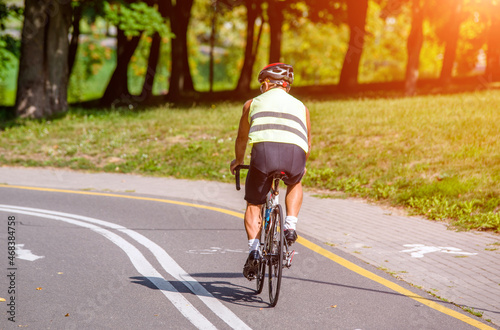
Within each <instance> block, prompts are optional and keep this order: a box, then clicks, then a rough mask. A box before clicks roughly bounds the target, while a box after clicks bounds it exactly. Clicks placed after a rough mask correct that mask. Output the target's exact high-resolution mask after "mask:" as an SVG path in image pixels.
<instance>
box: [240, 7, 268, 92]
mask: <svg viewBox="0 0 500 330" xmlns="http://www.w3.org/2000/svg"><path fill="white" fill-rule="evenodd" d="M245 7H246V8H247V36H246V46H245V55H244V60H243V67H242V68H241V73H240V78H239V79H238V84H237V85H236V91H237V92H239V93H246V92H248V91H249V90H250V83H251V81H252V69H253V65H254V63H255V58H256V56H257V49H258V46H259V42H260V36H261V34H262V24H263V21H262V19H261V22H262V23H261V25H260V28H259V32H258V34H257V38H256V39H255V32H256V31H255V29H256V26H255V22H256V21H257V18H258V17H259V16H260V17H262V2H261V1H260V0H245Z"/></svg>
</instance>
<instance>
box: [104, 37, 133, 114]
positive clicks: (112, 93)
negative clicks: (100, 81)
mask: <svg viewBox="0 0 500 330" xmlns="http://www.w3.org/2000/svg"><path fill="white" fill-rule="evenodd" d="M116 39H117V44H116V68H115V71H114V72H113V75H112V76H111V79H110V80H109V83H108V86H107V87H106V91H105V92H104V95H103V96H102V98H101V104H102V105H110V104H112V103H113V102H114V101H116V100H120V99H128V98H129V97H130V92H129V90H128V64H129V63H130V59H131V58H132V56H133V55H134V52H135V50H136V48H137V46H138V45H139V41H140V40H141V36H140V35H139V36H134V37H132V38H130V40H129V39H128V38H127V37H126V36H125V33H124V32H123V30H121V29H118V31H117V35H116Z"/></svg>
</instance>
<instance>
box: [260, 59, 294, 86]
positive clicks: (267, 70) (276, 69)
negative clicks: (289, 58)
mask: <svg viewBox="0 0 500 330" xmlns="http://www.w3.org/2000/svg"><path fill="white" fill-rule="evenodd" d="M266 79H268V80H269V81H270V82H271V83H273V84H278V85H281V86H283V87H287V85H288V84H290V85H291V84H293V68H292V66H291V65H290V64H284V63H272V64H269V65H266V66H265V67H264V68H263V69H262V70H261V71H260V73H259V83H260V84H262V83H263V82H264V80H266Z"/></svg>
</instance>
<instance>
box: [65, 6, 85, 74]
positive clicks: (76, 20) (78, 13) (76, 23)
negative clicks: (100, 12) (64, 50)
mask: <svg viewBox="0 0 500 330" xmlns="http://www.w3.org/2000/svg"><path fill="white" fill-rule="evenodd" d="M82 13H83V4H79V5H78V6H76V7H75V8H74V10H73V21H72V24H71V25H72V27H73V31H72V32H71V41H70V43H69V51H68V70H69V74H70V75H71V72H73V66H74V65H75V59H76V53H77V51H78V38H79V37H80V20H81V19H82Z"/></svg>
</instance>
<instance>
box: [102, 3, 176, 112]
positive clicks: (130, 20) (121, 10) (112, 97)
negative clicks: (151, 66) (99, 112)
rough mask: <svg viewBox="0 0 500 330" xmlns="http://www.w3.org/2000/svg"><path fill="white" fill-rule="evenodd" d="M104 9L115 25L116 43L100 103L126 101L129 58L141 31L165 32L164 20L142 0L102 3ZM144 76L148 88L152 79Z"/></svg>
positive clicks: (107, 103)
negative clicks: (111, 67)
mask: <svg viewBox="0 0 500 330" xmlns="http://www.w3.org/2000/svg"><path fill="white" fill-rule="evenodd" d="M104 10H105V14H106V17H107V19H108V20H109V21H110V22H111V23H113V24H114V25H116V26H117V36H116V39H117V47H116V68H115V71H114V72H113V74H112V76H111V79H110V81H109V83H108V86H107V87H106V91H105V92H104V95H103V97H102V98H101V104H103V105H110V104H112V103H113V102H115V101H123V102H129V100H130V97H131V94H130V92H129V89H128V65H129V63H130V59H131V58H132V56H133V55H134V52H135V50H136V49H137V46H138V45H139V41H140V40H141V36H142V35H147V36H149V35H153V34H155V33H156V32H159V33H160V35H161V34H163V35H166V34H167V31H166V25H165V21H164V19H163V17H162V15H161V14H160V13H159V12H158V11H157V10H156V9H155V8H154V7H152V6H149V5H148V4H147V3H145V2H142V1H138V2H134V3H131V4H130V5H127V4H122V3H117V4H113V5H110V4H106V5H105V7H104ZM157 41H158V40H157ZM158 47H159V44H158ZM153 55H154V52H153ZM156 61H157V59H156ZM146 79H147V82H146V83H147V84H151V88H152V82H151V81H150V79H148V77H146ZM143 89H144V87H143Z"/></svg>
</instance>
